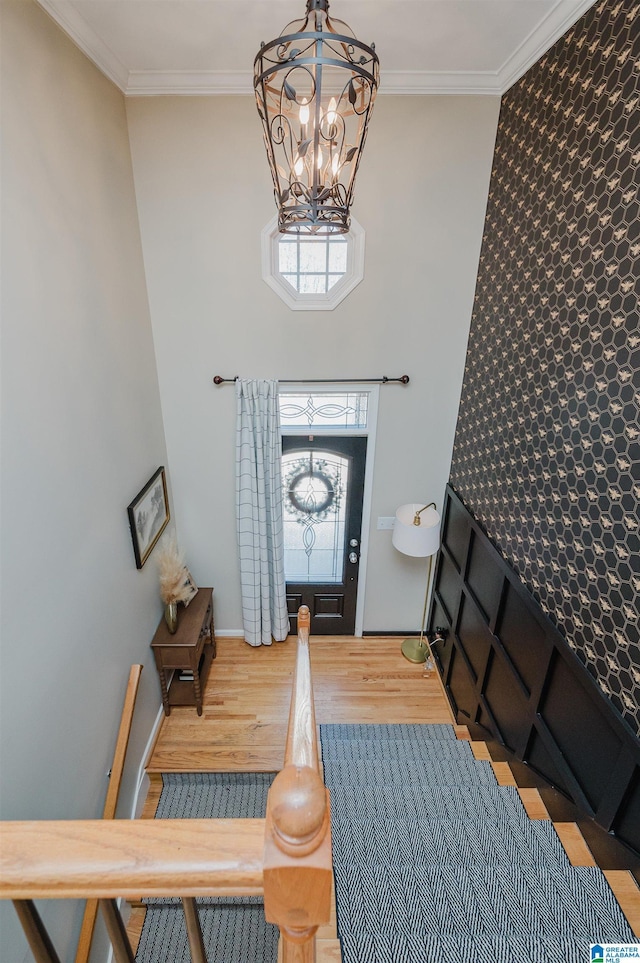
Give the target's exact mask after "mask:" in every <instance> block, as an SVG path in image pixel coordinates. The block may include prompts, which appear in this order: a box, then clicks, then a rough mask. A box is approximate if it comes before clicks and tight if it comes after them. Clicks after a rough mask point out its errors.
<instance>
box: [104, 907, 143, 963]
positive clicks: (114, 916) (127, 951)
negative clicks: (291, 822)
mask: <svg viewBox="0 0 640 963" xmlns="http://www.w3.org/2000/svg"><path fill="white" fill-rule="evenodd" d="M99 902H100V909H101V910H102V915H103V916H104V921H105V923H106V926H107V933H108V934H109V939H110V940H111V946H112V947H113V956H114V958H115V961H116V963H135V958H134V955H133V950H132V949H131V944H130V943H129V937H128V936H127V931H126V929H125V928H124V923H123V922H122V917H121V916H120V912H119V910H118V905H117V903H116V901H115V900H114V899H101V900H100V901H99Z"/></svg>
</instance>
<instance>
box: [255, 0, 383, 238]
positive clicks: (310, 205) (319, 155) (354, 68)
mask: <svg viewBox="0 0 640 963" xmlns="http://www.w3.org/2000/svg"><path fill="white" fill-rule="evenodd" d="M378 78H379V60H378V56H377V54H376V52H375V48H374V44H371V46H370V47H367V46H366V45H365V44H363V43H361V42H360V41H359V40H356V38H355V37H354V36H353V32H352V31H351V29H350V28H349V27H348V26H347V24H346V23H343V22H342V21H341V20H331V19H330V17H329V2H328V0H307V14H306V17H305V18H304V19H303V20H294V21H292V22H291V23H289V24H287V26H286V27H285V28H284V30H283V31H282V33H281V34H280V36H279V37H278V38H277V39H276V40H272V41H271V42H270V43H266V44H265V43H263V44H261V46H260V51H259V53H258V55H257V56H256V59H255V62H254V79H253V86H254V89H255V93H256V100H257V104H258V113H259V114H260V117H261V120H262V126H263V131H264V140H265V146H266V149H267V157H268V158H269V166H270V168H271V176H272V178H273V185H274V191H275V198H276V204H277V207H278V227H279V229H280V231H281V232H282V233H284V234H298V233H302V232H305V233H307V232H309V233H312V234H315V235H327V234H345V233H346V232H347V231H348V230H349V224H350V213H349V211H350V208H351V204H352V201H353V190H354V184H355V178H356V172H357V170H358V164H359V163H360V156H361V154H362V149H363V147H364V143H365V140H366V137H367V128H368V126H369V118H370V116H371V111H372V109H373V102H374V100H375V96H376V92H377V90H378Z"/></svg>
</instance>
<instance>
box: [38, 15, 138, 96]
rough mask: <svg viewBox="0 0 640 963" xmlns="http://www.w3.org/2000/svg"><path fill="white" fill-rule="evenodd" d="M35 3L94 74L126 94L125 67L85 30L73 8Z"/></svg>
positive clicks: (126, 74)
mask: <svg viewBox="0 0 640 963" xmlns="http://www.w3.org/2000/svg"><path fill="white" fill-rule="evenodd" d="M38 3H39V4H40V6H41V7H42V9H43V10H45V11H46V13H48V14H49V16H50V17H51V19H52V20H54V21H55V22H56V23H57V24H58V26H59V27H61V28H62V30H64V32H65V33H66V35H67V36H68V37H69V38H70V39H71V40H72V41H73V42H74V44H75V45H76V47H79V49H80V50H81V51H82V53H83V54H84V55H85V56H86V57H88V58H89V60H90V61H91V62H92V63H93V64H95V65H96V67H97V68H98V70H100V71H101V72H102V73H103V74H104V75H105V77H108V79H109V80H110V81H111V82H112V83H114V84H115V85H116V87H119V88H120V90H121V91H122V92H123V93H126V92H127V88H128V84H129V76H130V71H129V69H128V67H126V66H125V64H123V63H122V61H121V60H120V59H119V57H118V56H117V54H115V53H114V52H113V50H112V49H111V48H110V47H108V46H107V45H106V43H104V41H103V40H102V39H101V38H100V37H99V36H98V34H97V33H96V32H95V30H93V28H92V27H90V26H89V24H88V23H87V21H86V20H85V19H84V17H83V16H82V14H81V13H79V12H78V10H76V8H75V7H74V5H73V4H72V3H69V2H67V0H38Z"/></svg>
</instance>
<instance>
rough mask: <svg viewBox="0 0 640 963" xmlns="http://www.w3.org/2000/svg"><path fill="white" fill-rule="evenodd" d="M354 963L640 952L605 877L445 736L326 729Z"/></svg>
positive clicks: (431, 728) (346, 945) (336, 855)
mask: <svg viewBox="0 0 640 963" xmlns="http://www.w3.org/2000/svg"><path fill="white" fill-rule="evenodd" d="M321 746H322V758H323V766H324V776H325V783H326V785H327V787H328V788H329V790H330V793H331V804H332V839H333V861H334V872H335V883H336V898H337V923H338V934H339V937H340V941H341V945H342V955H343V961H344V963H426V961H429V963H430V961H436V960H437V961H439V963H497V961H499V963H522V961H523V960H535V961H536V963H543V961H553V963H584V961H585V960H588V959H590V955H589V946H590V944H591V943H635V942H638V941H637V940H636V938H635V937H634V934H633V932H632V930H631V928H630V927H629V924H628V923H627V920H626V919H625V917H624V915H623V914H622V912H621V910H620V907H619V905H618V903H617V902H616V899H615V897H614V895H613V893H612V891H611V889H610V888H609V885H608V883H607V880H606V878H605V876H604V875H603V873H602V872H601V871H600V870H599V869H597V868H596V867H592V866H588V867H584V866H580V867H577V866H572V865H571V863H570V862H569V859H568V858H567V855H566V853H565V850H564V848H563V846H562V845H561V843H560V840H559V838H558V836H557V834H556V832H555V830H554V829H553V826H552V824H551V822H549V821H543V820H539V821H531V820H530V819H529V816H528V815H527V813H526V811H525V809H524V806H523V805H522V802H521V800H520V796H519V794H518V792H517V790H516V788H515V787H513V786H500V785H498V782H497V780H496V778H495V775H494V772H493V769H492V767H491V764H490V762H488V761H482V760H477V759H476V758H474V755H473V752H472V750H471V747H470V744H469V743H468V742H466V741H462V740H458V739H456V734H455V730H454V729H453V727H452V726H446V725H415V726H403V725H381V726H375V725H355V726H354V725H352V726H343V725H323V726H321Z"/></svg>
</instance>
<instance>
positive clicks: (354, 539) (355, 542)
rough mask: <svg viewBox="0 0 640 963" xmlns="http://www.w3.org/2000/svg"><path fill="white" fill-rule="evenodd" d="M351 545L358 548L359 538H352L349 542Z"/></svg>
mask: <svg viewBox="0 0 640 963" xmlns="http://www.w3.org/2000/svg"><path fill="white" fill-rule="evenodd" d="M349 545H350V546H351V548H357V547H358V539H357V538H352V539H351V541H350V542H349Z"/></svg>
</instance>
